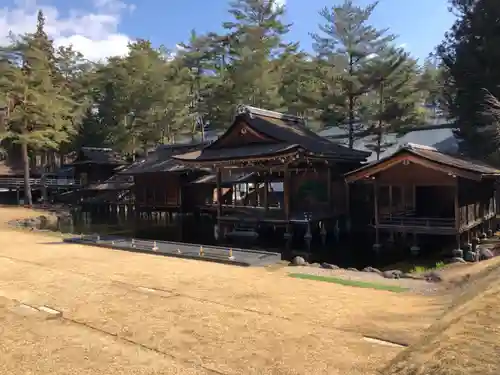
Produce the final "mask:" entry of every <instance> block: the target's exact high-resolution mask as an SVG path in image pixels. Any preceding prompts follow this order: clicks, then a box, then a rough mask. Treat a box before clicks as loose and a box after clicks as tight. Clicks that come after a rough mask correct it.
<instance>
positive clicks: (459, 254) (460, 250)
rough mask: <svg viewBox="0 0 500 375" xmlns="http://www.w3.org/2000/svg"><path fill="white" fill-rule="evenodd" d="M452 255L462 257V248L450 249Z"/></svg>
mask: <svg viewBox="0 0 500 375" xmlns="http://www.w3.org/2000/svg"><path fill="white" fill-rule="evenodd" d="M452 255H453V257H454V258H463V257H464V251H463V250H462V249H454V250H453V251H452Z"/></svg>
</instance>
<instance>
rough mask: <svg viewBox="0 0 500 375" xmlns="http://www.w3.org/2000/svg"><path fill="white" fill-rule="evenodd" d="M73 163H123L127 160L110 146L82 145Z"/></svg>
mask: <svg viewBox="0 0 500 375" xmlns="http://www.w3.org/2000/svg"><path fill="white" fill-rule="evenodd" d="M72 164H101V165H123V164H127V162H126V161H125V159H124V158H123V157H122V156H121V155H120V154H119V153H118V152H116V151H113V150H112V149H110V148H98V147H82V148H81V149H80V151H79V152H78V155H77V157H76V159H75V161H74V162H73V163H72Z"/></svg>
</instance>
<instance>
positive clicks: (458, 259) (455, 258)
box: [450, 257, 467, 263]
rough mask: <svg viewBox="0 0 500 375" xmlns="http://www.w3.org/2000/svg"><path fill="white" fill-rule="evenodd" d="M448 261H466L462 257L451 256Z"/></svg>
mask: <svg viewBox="0 0 500 375" xmlns="http://www.w3.org/2000/svg"><path fill="white" fill-rule="evenodd" d="M450 263H467V262H466V261H465V259H464V258H462V257H453V258H451V259H450Z"/></svg>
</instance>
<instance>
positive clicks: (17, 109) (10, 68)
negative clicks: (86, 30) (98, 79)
mask: <svg viewBox="0 0 500 375" xmlns="http://www.w3.org/2000/svg"><path fill="white" fill-rule="evenodd" d="M43 24H44V19H43V14H42V13H41V12H40V13H39V17H38V25H37V31H36V32H35V33H34V34H27V35H24V36H20V37H18V38H16V39H15V40H13V41H12V43H11V44H10V45H9V46H8V47H6V48H2V49H1V50H0V93H1V94H2V95H3V96H4V97H5V102H6V103H7V110H8V115H7V116H6V119H5V120H4V121H3V124H2V125H3V129H2V139H9V140H11V141H13V142H14V143H19V144H20V145H21V151H22V157H23V163H24V184H25V196H26V202H27V204H29V205H31V204H32V203H33V202H32V195H31V186H30V168H29V166H30V163H29V149H30V148H35V149H57V148H58V146H59V145H60V144H61V143H62V142H65V141H67V140H68V138H69V136H70V134H71V133H72V131H73V129H72V128H71V123H68V119H70V118H71V117H72V116H73V108H74V103H73V101H72V100H71V98H70V97H69V96H68V95H67V92H66V91H65V90H64V89H63V88H61V87H60V86H58V85H57V83H56V82H55V80H54V74H55V67H54V62H55V59H54V55H53V53H52V51H53V48H52V47H51V43H50V41H49V40H48V38H46V34H45V33H44V32H43Z"/></svg>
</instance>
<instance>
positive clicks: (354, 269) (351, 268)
mask: <svg viewBox="0 0 500 375" xmlns="http://www.w3.org/2000/svg"><path fill="white" fill-rule="evenodd" d="M347 270H348V271H352V272H359V270H358V269H357V268H354V267H349V268H348V269H347Z"/></svg>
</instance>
